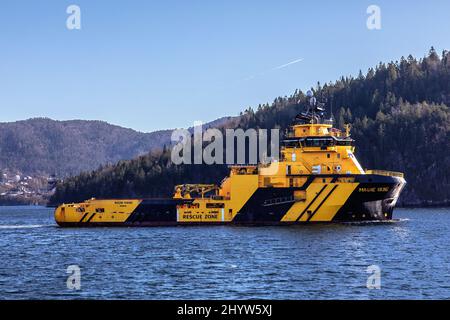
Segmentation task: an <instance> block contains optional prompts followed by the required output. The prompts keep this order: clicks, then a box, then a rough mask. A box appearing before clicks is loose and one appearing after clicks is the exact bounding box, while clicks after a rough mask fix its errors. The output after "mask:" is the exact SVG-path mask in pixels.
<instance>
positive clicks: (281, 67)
mask: <svg viewBox="0 0 450 320" xmlns="http://www.w3.org/2000/svg"><path fill="white" fill-rule="evenodd" d="M301 61H303V58H300V59H297V60H294V61H291V62H288V63H285V64H282V65H281V66H278V67H275V68H273V69H272V70H280V69H283V68H286V67H287V66H290V65H291V64H296V63H298V62H301Z"/></svg>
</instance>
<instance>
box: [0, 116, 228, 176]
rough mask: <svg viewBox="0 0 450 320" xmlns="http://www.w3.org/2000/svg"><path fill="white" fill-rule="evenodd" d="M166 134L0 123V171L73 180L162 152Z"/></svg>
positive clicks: (102, 125) (76, 124) (38, 121)
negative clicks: (82, 174)
mask: <svg viewBox="0 0 450 320" xmlns="http://www.w3.org/2000/svg"><path fill="white" fill-rule="evenodd" d="M226 119H228V117H225V118H222V119H218V120H215V121H214V122H212V124H215V123H220V122H221V121H226ZM212 124H205V126H209V125H212ZM171 133H172V130H162V131H155V132H150V133H142V132H138V131H135V130H132V129H127V128H123V127H120V126H116V125H112V124H109V123H107V122H103V121H86V120H70V121H56V120H51V119H48V118H34V119H29V120H23V121H16V122H3V123H0V170H2V169H8V170H9V171H14V170H17V171H20V172H22V173H24V174H56V175H57V176H59V177H64V176H70V175H76V174H78V173H80V172H82V171H86V170H93V169H96V168H98V167H99V166H100V165H106V164H110V163H116V162H118V161H119V160H124V159H131V158H135V157H137V156H139V155H142V154H147V153H148V152H149V151H151V150H158V149H162V148H163V147H164V145H169V144H170V135H171Z"/></svg>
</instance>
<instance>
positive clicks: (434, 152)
mask: <svg viewBox="0 0 450 320" xmlns="http://www.w3.org/2000/svg"><path fill="white" fill-rule="evenodd" d="M314 93H315V96H316V97H317V98H318V100H319V101H326V102H327V106H328V109H331V108H333V115H334V118H335V121H336V126H337V127H341V128H342V127H343V125H344V123H350V124H352V127H353V129H352V136H353V138H354V139H356V147H357V151H356V153H357V156H358V158H359V160H360V162H361V163H362V165H363V167H365V168H372V169H386V170H395V171H403V172H405V174H406V179H407V181H408V186H407V188H406V189H405V192H404V193H403V195H402V197H401V200H400V202H401V203H402V204H410V205H428V204H429V205H433V204H444V203H447V204H448V203H449V201H450V111H449V107H448V106H449V105H450V53H449V52H447V51H444V52H443V53H442V55H439V54H438V53H436V52H435V51H434V49H431V50H430V52H429V54H428V55H427V56H426V57H425V58H422V59H419V60H417V59H416V58H414V57H412V56H409V57H407V58H403V57H402V58H401V59H400V61H396V62H390V63H387V64H385V63H380V64H379V65H378V66H376V67H375V68H371V69H369V70H368V71H367V73H365V74H363V73H362V72H360V74H359V75H358V76H357V77H356V78H355V77H350V76H349V77H342V78H341V79H339V80H337V81H335V82H334V83H327V84H324V85H321V84H317V86H316V87H315V88H314ZM305 104H306V97H305V95H304V93H303V92H302V91H300V90H297V91H296V92H294V93H293V94H292V95H291V96H289V97H278V98H276V99H275V101H274V102H273V103H272V104H263V105H259V106H258V107H257V108H256V110H254V109H252V108H248V109H247V110H246V111H245V112H244V113H243V114H242V115H241V116H240V117H239V118H238V119H233V120H230V121H229V122H225V123H223V124H222V126H221V127H222V128H223V127H233V128H235V127H241V128H244V129H246V128H267V129H270V128H275V127H279V128H281V129H283V130H284V129H286V128H287V127H288V126H289V124H290V123H291V121H292V119H293V117H294V116H295V115H296V114H297V113H298V112H299V111H300V110H302V108H303V106H304V105H305ZM226 173H227V168H226V167H225V166H223V165H215V166H207V165H181V166H175V165H173V164H172V163H171V162H170V150H164V151H163V152H162V153H161V152H160V153H151V154H147V155H145V156H142V157H139V158H137V159H134V160H131V161H120V162H119V163H118V164H116V165H109V166H105V167H102V168H100V169H98V170H96V171H92V172H85V173H83V174H81V175H79V176H76V177H72V178H69V179H66V180H65V181H64V183H61V184H59V185H58V187H57V190H56V193H55V195H54V196H53V198H52V199H51V203H52V204H56V203H61V202H68V201H80V200H83V199H86V198H89V197H98V198H100V197H152V196H170V195H171V193H172V190H173V186H174V185H175V184H177V183H196V182H207V181H210V182H216V183H217V182H219V181H220V180H221V179H222V178H223V176H224V175H225V174H226Z"/></svg>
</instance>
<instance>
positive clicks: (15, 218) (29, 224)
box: [0, 207, 450, 299]
mask: <svg viewBox="0 0 450 320" xmlns="http://www.w3.org/2000/svg"><path fill="white" fill-rule="evenodd" d="M395 217H396V218H397V219H398V221H395V222H390V223H373V224H356V225H354V224H352V225H350V224H339V225H311V226H292V227H232V226H217V227H214V226H212V227H211V226H209V227H207V226H205V227H153V228H98V229H83V228H73V229H64V228H60V227H58V226H56V224H55V222H54V220H53V210H52V209H48V208H44V207H0V299H86V298H93V299H443V298H447V299H448V298H450V249H449V243H450V210H449V209H448V208H441V209H439V208H436V209H397V210H396V212H395ZM71 265H76V266H79V268H80V270H81V275H80V286H81V287H80V290H73V289H69V288H68V286H67V279H68V277H69V276H70V275H71V274H70V273H67V270H68V269H67V268H68V267H69V266H71ZM371 265H376V266H378V267H379V270H380V288H379V289H368V288H367V281H368V277H369V276H371V275H372V274H371V273H367V268H368V267H369V266H371Z"/></svg>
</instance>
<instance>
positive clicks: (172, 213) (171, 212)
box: [125, 199, 192, 226]
mask: <svg viewBox="0 0 450 320" xmlns="http://www.w3.org/2000/svg"><path fill="white" fill-rule="evenodd" d="M187 202H192V200H177V199H147V200H143V201H142V202H141V203H140V204H139V205H138V206H137V207H136V209H135V210H134V211H133V213H132V214H131V215H130V216H129V217H128V219H127V220H126V221H125V224H127V225H129V224H133V225H144V226H145V225H152V224H155V225H157V224H158V223H176V221H177V205H179V204H183V203H187Z"/></svg>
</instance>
